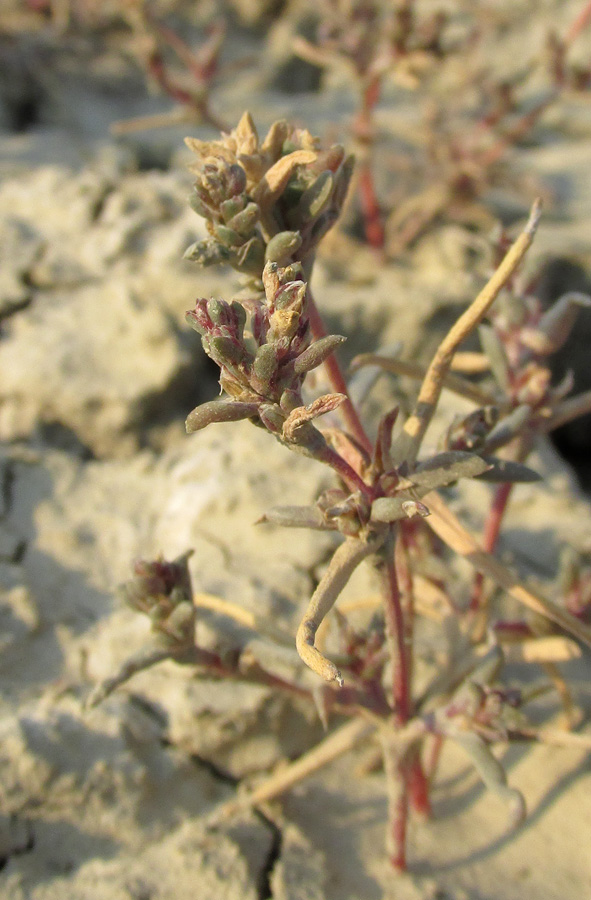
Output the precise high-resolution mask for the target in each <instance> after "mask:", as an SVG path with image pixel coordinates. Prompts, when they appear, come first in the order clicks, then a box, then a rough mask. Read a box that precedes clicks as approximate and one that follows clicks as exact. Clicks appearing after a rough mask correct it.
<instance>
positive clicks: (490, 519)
mask: <svg viewBox="0 0 591 900" xmlns="http://www.w3.org/2000/svg"><path fill="white" fill-rule="evenodd" d="M512 488H513V483H512V482H510V481H505V482H503V484H499V485H498V487H497V488H496V490H495V495H494V498H493V502H492V505H491V508H490V510H489V513H488V516H487V519H486V522H485V525H484V533H483V536H482V546H483V549H484V550H486V552H487V553H493V552H494V550H495V547H496V546H497V541H498V539H499V534H500V532H501V525H502V523H503V516H504V515H505V510H506V509H507V503H508V502H509V497H510V496H511V489H512ZM483 585H484V576H483V575H482V573H481V572H477V573H476V578H475V579H474V587H473V589H472V597H471V599H470V609H471V610H477V609H478V608H479V607H480V604H481V603H482V589H483Z"/></svg>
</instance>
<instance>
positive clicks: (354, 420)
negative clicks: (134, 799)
mask: <svg viewBox="0 0 591 900" xmlns="http://www.w3.org/2000/svg"><path fill="white" fill-rule="evenodd" d="M307 296H308V314H309V316H310V327H311V329H312V334H313V336H314V340H318V339H319V338H322V337H326V334H327V331H326V329H325V327H324V322H323V321H322V318H321V316H320V313H319V312H318V308H317V306H316V304H315V302H314V297H313V296H312V292H311V290H310V289H309V288H308V294H307ZM324 368H325V371H326V374H327V375H328V380H329V382H330V386H331V387H332V389H333V391H335V393H337V394H344V395H345V397H346V400H345V401H344V403H342V404H341V406H340V407H339V411H340V413H341V415H342V416H343V418H344V420H345V423H346V425H347V428H348V429H349V432H350V434H351V436H352V437H353V438H355V440H356V441H357V443H358V444H359V445H360V446H361V447H362V448H363V449H364V450H365V452H366V453H367V454H368V455H369V457H370V458H371V456H372V454H373V447H372V443H371V441H370V439H369V438H368V436H367V433H366V431H365V429H364V427H363V425H362V423H361V419H360V418H359V415H358V413H357V410H356V409H355V407H354V406H353V403H352V401H351V398H350V397H349V390H348V388H347V383H346V381H345V378H344V376H343V373H342V371H341V367H340V366H339V363H338V360H337V358H336V356H335V355H334V353H331V354H330V356H329V357H328V359H327V360H325V362H324Z"/></svg>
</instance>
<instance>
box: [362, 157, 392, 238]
mask: <svg viewBox="0 0 591 900" xmlns="http://www.w3.org/2000/svg"><path fill="white" fill-rule="evenodd" d="M358 184H359V202H360V204H361V212H362V215H363V227H364V230H365V239H366V241H367V243H368V244H369V246H370V247H373V248H374V249H375V250H383V249H384V243H385V239H386V234H385V231H384V225H383V223H382V212H381V210H380V205H379V203H378V198H377V196H376V190H375V184H374V178H373V172H372V170H371V163H370V161H369V160H367V159H364V160H361V161H360V162H359V182H358Z"/></svg>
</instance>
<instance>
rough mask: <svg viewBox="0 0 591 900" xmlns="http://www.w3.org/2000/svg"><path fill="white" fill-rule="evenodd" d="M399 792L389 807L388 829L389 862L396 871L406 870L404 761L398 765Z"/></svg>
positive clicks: (405, 774) (406, 802)
mask: <svg viewBox="0 0 591 900" xmlns="http://www.w3.org/2000/svg"><path fill="white" fill-rule="evenodd" d="M399 778H400V782H401V785H400V793H399V795H398V796H397V797H396V801H395V803H394V804H392V805H391V807H390V829H391V836H392V847H393V851H392V853H391V854H390V863H391V865H392V866H393V867H394V868H395V869H396V870H397V871H398V872H405V871H406V828H407V825H408V791H407V780H408V771H407V768H406V766H405V765H404V763H403V764H402V765H400V767H399Z"/></svg>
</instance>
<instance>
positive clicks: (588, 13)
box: [564, 2, 591, 47]
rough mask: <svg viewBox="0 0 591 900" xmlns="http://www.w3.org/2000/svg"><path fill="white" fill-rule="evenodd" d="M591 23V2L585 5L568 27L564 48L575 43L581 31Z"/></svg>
mask: <svg viewBox="0 0 591 900" xmlns="http://www.w3.org/2000/svg"><path fill="white" fill-rule="evenodd" d="M589 22H591V2H590V3H587V5H586V6H585V7H583V9H582V10H581V12H580V13H579V15H578V16H577V17H576V19H575V20H574V22H573V23H572V25H571V26H570V28H569V30H568V32H567V34H566V36H565V38H564V46H565V47H569V46H570V45H571V44H572V43H573V41H575V40H576V39H577V38H578V36H579V35H580V33H581V32H582V30H583V29H584V28H586V26H587V25H588V24H589Z"/></svg>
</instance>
